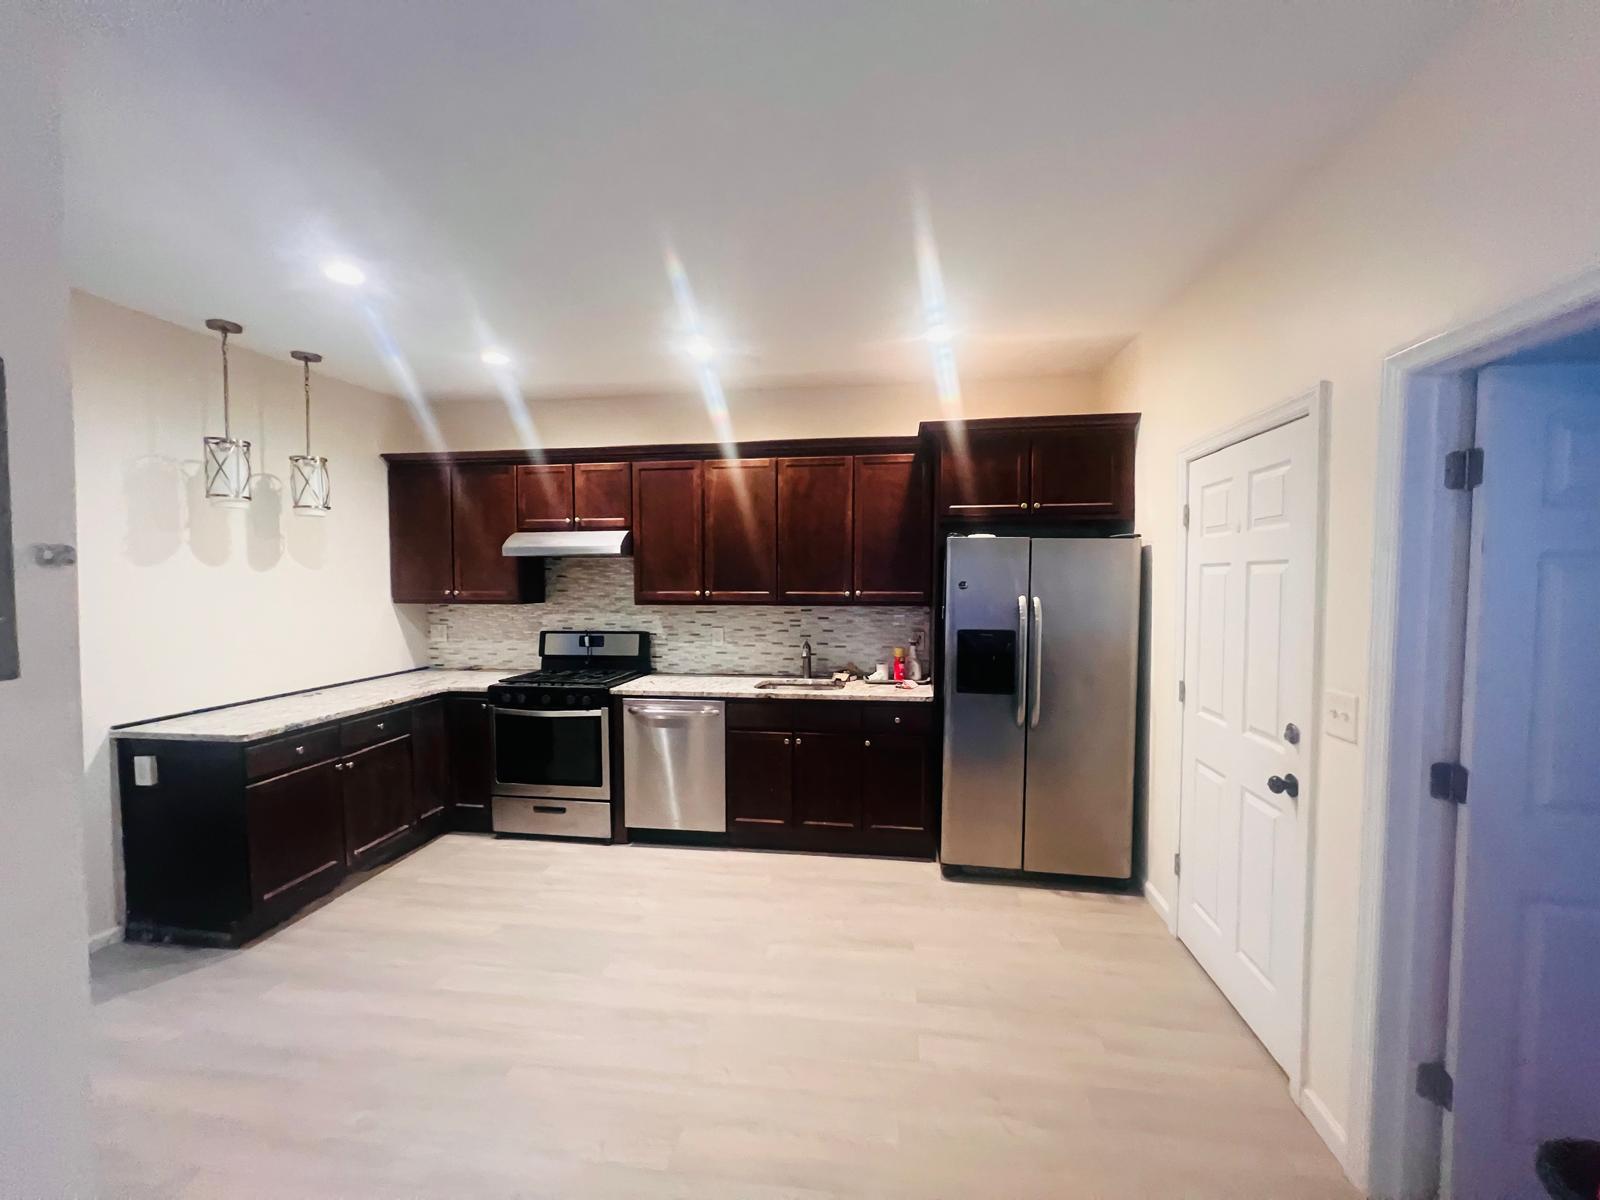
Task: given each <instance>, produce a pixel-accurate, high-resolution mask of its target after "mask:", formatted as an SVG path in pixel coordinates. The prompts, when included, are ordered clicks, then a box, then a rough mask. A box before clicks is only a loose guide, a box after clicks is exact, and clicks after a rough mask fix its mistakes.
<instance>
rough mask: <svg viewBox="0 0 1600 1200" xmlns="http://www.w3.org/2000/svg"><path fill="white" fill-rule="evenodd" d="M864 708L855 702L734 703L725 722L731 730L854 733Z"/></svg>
mask: <svg viewBox="0 0 1600 1200" xmlns="http://www.w3.org/2000/svg"><path fill="white" fill-rule="evenodd" d="M861 707H862V706H861V705H860V704H858V703H857V702H855V701H853V700H730V701H728V707H727V710H726V714H725V720H726V723H727V727H728V728H729V729H763V730H772V731H775V732H778V733H786V732H790V731H792V730H796V729H800V730H805V731H807V732H810V733H854V732H855V731H856V730H858V729H860V728H861V714H860V709H861Z"/></svg>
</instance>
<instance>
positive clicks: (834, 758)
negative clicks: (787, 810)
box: [792, 733, 862, 829]
mask: <svg viewBox="0 0 1600 1200" xmlns="http://www.w3.org/2000/svg"><path fill="white" fill-rule="evenodd" d="M861 741H862V739H861V735H860V734H855V733H796V734H795V735H794V782H793V785H792V786H793V788H794V815H795V824H797V825H800V826H805V827H811V828H820V829H859V828H860V827H861Z"/></svg>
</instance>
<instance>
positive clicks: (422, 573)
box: [389, 463, 455, 604]
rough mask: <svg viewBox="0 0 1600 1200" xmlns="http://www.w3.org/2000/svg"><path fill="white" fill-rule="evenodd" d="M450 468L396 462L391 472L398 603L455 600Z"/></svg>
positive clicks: (392, 572) (393, 583)
mask: <svg viewBox="0 0 1600 1200" xmlns="http://www.w3.org/2000/svg"><path fill="white" fill-rule="evenodd" d="M453 564H454V557H453V554H452V551H451V538H450V468H449V466H447V465H444V464H435V463H395V464H394V465H393V466H391V467H390V468H389V594H390V595H391V596H392V597H393V599H394V602H395V603H396V604H435V603H442V602H444V601H447V600H450V599H451V598H452V593H453V592H454V590H455V576H454V574H453Z"/></svg>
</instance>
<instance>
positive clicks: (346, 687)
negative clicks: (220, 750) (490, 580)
mask: <svg viewBox="0 0 1600 1200" xmlns="http://www.w3.org/2000/svg"><path fill="white" fill-rule="evenodd" d="M513 674H515V672H514V671H451V670H444V669H441V668H428V669H425V670H421V671H406V672H404V673H402V674H399V675H385V676H384V677H383V678H381V679H367V680H363V681H362V682H360V683H342V684H337V685H335V686H334V687H325V688H318V689H317V690H316V691H312V692H296V693H295V694H294V695H292V696H280V697H278V698H277V699H275V700H254V701H251V702H249V703H245V704H234V705H230V706H229V707H227V708H216V709H212V710H211V711H209V712H201V713H193V714H191V715H190V716H186V717H169V718H168V719H166V720H164V721H148V722H146V723H144V724H142V725H128V726H125V727H124V728H122V729H113V730H112V731H111V736H112V737H113V738H151V739H157V738H159V739H163V740H171V741H191V742H197V741H207V742H253V741H256V740H257V739H258V738H268V737H276V736H278V735H280V734H286V733H291V732H293V731H294V730H296V729H305V728H308V727H310V726H312V725H322V724H326V723H327V722H329V721H339V720H343V719H344V718H346V717H356V716H360V715H361V714H362V713H368V712H376V711H377V710H378V709H380V708H388V707H389V706H390V705H393V704H406V703H409V702H411V701H414V700H426V699H428V698H429V697H430V696H442V695H445V694H446V693H449V692H459V693H464V694H468V695H478V696H481V695H483V694H484V692H485V691H487V690H488V687H489V685H490V684H491V683H494V682H495V681H496V680H499V679H505V678H506V677H507V676H509V675H513Z"/></svg>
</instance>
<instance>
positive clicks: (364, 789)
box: [335, 735, 417, 871]
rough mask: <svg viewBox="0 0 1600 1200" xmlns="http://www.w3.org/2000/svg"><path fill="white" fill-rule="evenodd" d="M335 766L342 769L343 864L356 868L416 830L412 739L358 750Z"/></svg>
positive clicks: (370, 862)
mask: <svg viewBox="0 0 1600 1200" xmlns="http://www.w3.org/2000/svg"><path fill="white" fill-rule="evenodd" d="M335 770H338V771H342V772H343V779H342V781H341V782H342V783H343V785H344V849H345V855H344V857H345V865H346V866H347V867H349V868H350V869H351V870H352V871H355V870H359V869H361V868H362V867H368V866H371V865H373V864H374V863H376V862H380V861H382V860H383V859H384V858H385V857H387V856H388V855H389V854H390V853H392V852H393V850H394V845H393V843H394V842H395V841H396V839H398V838H401V837H403V836H404V835H405V834H408V833H410V832H411V831H412V830H413V829H414V828H416V824H417V806H416V800H415V797H414V795H413V793H412V790H411V738H410V736H409V735H407V736H403V737H397V738H393V739H391V740H390V741H387V742H379V743H378V744H377V745H376V746H369V747H368V748H367V749H365V750H360V751H357V752H356V753H355V754H352V755H351V756H350V757H349V758H347V759H345V760H344V761H343V762H341V763H337V764H335Z"/></svg>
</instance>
